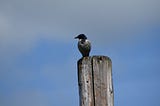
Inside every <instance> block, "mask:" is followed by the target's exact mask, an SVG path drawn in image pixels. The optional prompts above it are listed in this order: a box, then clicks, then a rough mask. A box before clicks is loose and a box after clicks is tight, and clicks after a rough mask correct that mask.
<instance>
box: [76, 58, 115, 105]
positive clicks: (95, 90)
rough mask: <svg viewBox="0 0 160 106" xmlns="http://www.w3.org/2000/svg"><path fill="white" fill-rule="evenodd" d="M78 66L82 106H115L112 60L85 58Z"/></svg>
mask: <svg viewBox="0 0 160 106" xmlns="http://www.w3.org/2000/svg"><path fill="white" fill-rule="evenodd" d="M77 64H78V85H79V96H80V106H114V103H113V102H114V100H113V85H112V63H111V60H110V58H109V57H106V56H93V57H83V58H82V59H80V60H79V61H78V63H77Z"/></svg>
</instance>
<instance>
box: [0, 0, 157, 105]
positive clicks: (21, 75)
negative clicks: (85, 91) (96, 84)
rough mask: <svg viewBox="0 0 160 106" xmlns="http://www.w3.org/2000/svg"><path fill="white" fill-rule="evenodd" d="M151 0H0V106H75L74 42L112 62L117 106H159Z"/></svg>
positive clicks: (154, 16) (154, 6)
mask: <svg viewBox="0 0 160 106" xmlns="http://www.w3.org/2000/svg"><path fill="white" fill-rule="evenodd" d="M159 10H160V2H159V1H157V0H152V1H150V0H134V1H133V0H121V1H106V0H100V1H96V0H92V1H91V0H81V1H74V0H68V1H64V0H45V1H43V0H14V1H13V0H1V1H0V106H78V105H79V95H78V84H77V66H76V65H77V61H78V59H80V58H81V54H80V53H79V51H78V49H77V41H76V40H74V39H73V38H74V37H75V36H77V35H78V34H80V33H84V34H86V35H87V37H88V38H89V39H90V40H91V42H92V51H91V55H105V56H109V57H110V58H111V59H112V63H113V64H112V65H113V67H112V68H113V82H114V91H115V92H114V93H115V94H114V97H115V106H160V101H159V98H160V91H159V89H160V83H159V81H160V77H159V76H160V68H159V65H160V62H159V60H160V55H159V54H160V49H159V47H160V12H159Z"/></svg>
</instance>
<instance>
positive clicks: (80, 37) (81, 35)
mask: <svg viewBox="0 0 160 106" xmlns="http://www.w3.org/2000/svg"><path fill="white" fill-rule="evenodd" d="M75 39H87V37H86V36H85V35H84V34H79V35H78V36H76V37H75Z"/></svg>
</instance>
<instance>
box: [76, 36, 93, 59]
mask: <svg viewBox="0 0 160 106" xmlns="http://www.w3.org/2000/svg"><path fill="white" fill-rule="evenodd" d="M75 39H78V49H79V51H80V52H81V54H82V57H88V56H89V53H90V51H91V43H90V41H89V40H88V39H87V37H86V35H85V34H79V35H78V36H76V37H75Z"/></svg>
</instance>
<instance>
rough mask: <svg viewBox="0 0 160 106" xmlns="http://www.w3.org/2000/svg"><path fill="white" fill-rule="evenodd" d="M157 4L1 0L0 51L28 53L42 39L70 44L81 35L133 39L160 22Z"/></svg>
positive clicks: (124, 0)
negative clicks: (69, 41)
mask: <svg viewBox="0 0 160 106" xmlns="http://www.w3.org/2000/svg"><path fill="white" fill-rule="evenodd" d="M158 4H159V1H157V0H152V1H150V0H134V1H131V0H129V1H128V0H121V1H118V0H117V1H106V0H100V1H98V2H97V1H95V0H94V1H93V0H92V1H91V0H87V1H86V0H85V1H74V0H69V1H63V0H54V1H52V0H47V1H43V0H38V1H37V0H14V1H11V0H5V1H1V3H0V38H1V39H0V51H2V52H1V54H2V53H3V54H6V53H9V52H12V54H14V52H16V53H17V52H23V51H28V50H30V49H31V48H32V47H33V46H34V45H35V42H37V41H38V40H39V39H41V38H42V39H43V38H47V39H53V40H57V41H60V40H61V41H68V40H69V39H70V38H73V36H75V34H78V33H86V34H87V35H89V36H90V37H91V36H92V38H93V39H97V41H100V42H108V43H115V42H117V41H118V40H126V39H130V40H131V39H132V38H134V37H137V36H135V34H133V33H136V32H138V31H140V30H143V27H144V26H147V25H153V24H156V23H159V22H160V14H159V10H160V6H159V5H158ZM99 36H101V37H99ZM9 54H10V53H9Z"/></svg>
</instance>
